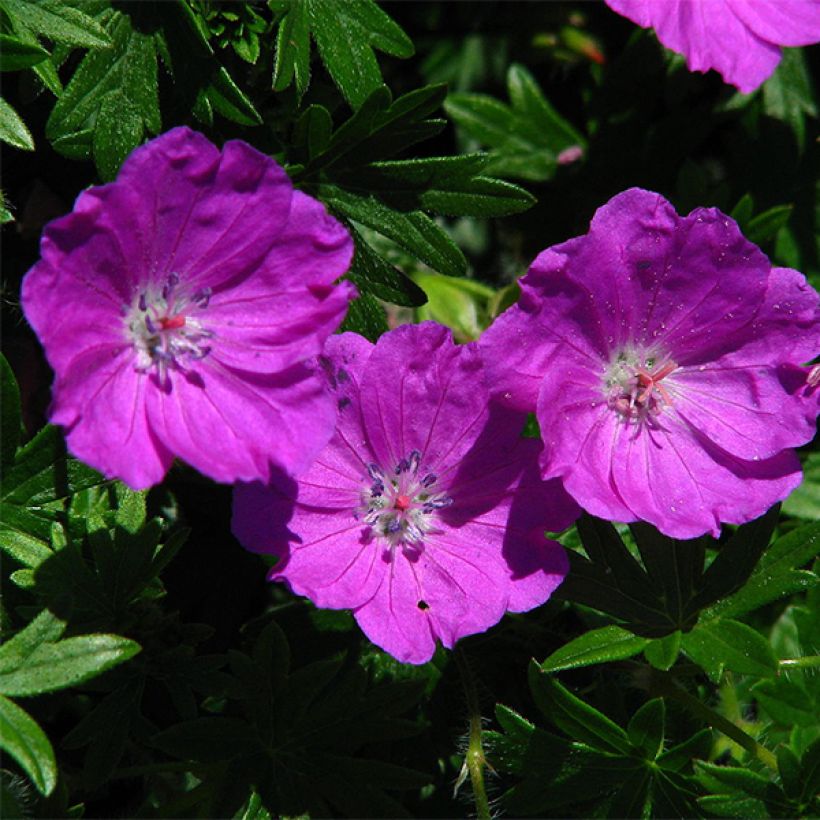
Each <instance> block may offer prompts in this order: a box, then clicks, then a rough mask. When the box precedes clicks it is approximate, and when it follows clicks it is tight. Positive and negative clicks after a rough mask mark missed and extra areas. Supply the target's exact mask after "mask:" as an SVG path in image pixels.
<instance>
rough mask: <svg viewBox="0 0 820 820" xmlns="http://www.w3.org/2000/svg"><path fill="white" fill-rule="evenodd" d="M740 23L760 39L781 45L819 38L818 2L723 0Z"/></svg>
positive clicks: (817, 39) (801, 42) (805, 0)
mask: <svg viewBox="0 0 820 820" xmlns="http://www.w3.org/2000/svg"><path fill="white" fill-rule="evenodd" d="M725 2H726V5H727V6H728V7H729V8H730V9H731V11H732V12H734V14H735V15H736V16H737V17H738V19H740V20H742V21H743V24H744V25H745V26H747V27H748V28H749V29H750V30H751V31H753V32H754V33H755V34H756V35H757V36H758V37H760V38H761V39H762V40H768V41H769V42H770V43H774V44H776V45H780V46H808V45H811V44H812V43H816V42H818V41H820V3H816V2H814V0H725Z"/></svg>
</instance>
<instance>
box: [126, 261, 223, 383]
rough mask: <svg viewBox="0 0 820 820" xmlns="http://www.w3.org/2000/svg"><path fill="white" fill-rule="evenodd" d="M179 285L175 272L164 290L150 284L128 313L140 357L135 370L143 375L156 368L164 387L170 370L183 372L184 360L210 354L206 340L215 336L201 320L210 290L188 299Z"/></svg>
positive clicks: (129, 328) (130, 335) (132, 339)
mask: <svg viewBox="0 0 820 820" xmlns="http://www.w3.org/2000/svg"><path fill="white" fill-rule="evenodd" d="M178 284H179V276H178V275H177V274H175V273H172V274H171V275H170V276H169V277H168V279H167V280H166V282H165V284H164V285H163V286H162V287H161V288H160V287H158V286H156V285H153V284H150V285H147V286H146V287H145V289H144V290H142V291H140V292H138V293H137V294H136V296H135V297H134V302H133V304H132V305H131V306H130V307H128V308H127V309H126V313H125V330H126V335H127V337H128V339H129V341H130V342H131V343H132V344H133V345H134V350H135V352H136V354H137V358H136V363H135V365H134V368H135V369H136V370H138V371H140V372H144V371H147V370H150V369H151V368H152V367H155V368H156V372H157V375H158V376H159V380H160V382H162V383H163V384H167V383H168V371H169V370H170V369H174V370H184V366H183V365H184V360H186V359H188V360H195V359H202V358H204V357H205V356H207V355H208V354H209V353H210V352H211V348H210V346H209V345H208V344H207V340H208V339H210V338H211V337H212V336H213V333H211V331H209V330H206V329H205V328H204V327H203V325H202V323H201V322H200V320H199V318H198V314H200V313H201V312H202V311H204V310H205V309H206V308H207V307H208V302H209V300H210V298H211V289H210V288H203V289H201V290H198V291H197V292H196V293H194V294H193V295H192V296H187V295H186V294H184V293H180V292H179V291H178V290H177V285H178Z"/></svg>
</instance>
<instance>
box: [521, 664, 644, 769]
mask: <svg viewBox="0 0 820 820" xmlns="http://www.w3.org/2000/svg"><path fill="white" fill-rule="evenodd" d="M529 682H530V690H531V691H532V695H533V698H534V699H535V703H536V705H537V706H538V708H539V709H540V710H541V712H542V713H543V715H544V716H545V717H546V718H547V720H549V721H551V722H552V723H554V724H555V725H556V726H558V727H559V728H561V729H563V730H564V731H565V732H566V733H567V734H568V735H569V736H570V737H572V738H574V739H576V740H579V741H581V742H582V743H588V744H589V745H590V746H593V747H595V748H597V749H600V750H601V751H605V752H609V753H615V754H624V755H628V754H630V752H631V751H632V747H631V744H630V742H629V738H628V737H627V735H626V732H624V730H623V729H622V728H621V727H620V726H618V725H617V724H616V723H613V722H612V721H611V720H610V719H609V718H608V717H606V715H604V714H602V713H601V712H599V711H598V710H597V709H594V708H593V707H592V706H590V705H589V704H588V703H584V701H582V700H580V699H579V698H577V697H575V695H573V694H572V693H571V692H569V691H568V690H567V689H565V688H564V687H563V686H562V685H561V684H560V683H558V681H556V680H554V679H553V678H551V677H550V676H549V675H548V674H546V673H545V672H542V671H541V670H540V668H539V667H538V664H537V663H535V661H532V662H531V663H530V667H529Z"/></svg>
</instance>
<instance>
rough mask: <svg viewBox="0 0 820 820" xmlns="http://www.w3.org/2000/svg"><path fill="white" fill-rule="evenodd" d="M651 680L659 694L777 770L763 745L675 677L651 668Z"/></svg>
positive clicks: (775, 762)
mask: <svg viewBox="0 0 820 820" xmlns="http://www.w3.org/2000/svg"><path fill="white" fill-rule="evenodd" d="M653 673H654V674H653V682H654V683H655V685H656V686H655V687H654V688H656V689H657V690H658V692H659V694H662V695H665V696H666V697H669V698H672V699H673V700H676V701H678V703H680V704H682V705H683V706H685V707H686V708H687V709H688V710H689V711H690V712H692V714H694V715H697V716H698V717H700V718H703V720H705V721H706V722H707V723H708V724H709V725H710V726H713V727H714V728H715V729H717V730H718V731H719V732H723V734H724V735H726V736H727V737H729V738H731V739H732V740H734V742H735V743H737V745H738V746H741V747H742V748H744V749H745V750H746V751H747V752H749V753H750V754H753V755H754V756H755V757H756V758H757V759H758V760H759V761H760V762H761V763H763V764H764V765H766V766H768V767H769V768H770V769H772V770H773V771H775V772H776V771H777V758H776V757H775V756H774V755H773V754H772V753H771V752H770V751H769V750H768V749H767V748H766V747H765V746H761V745H760V744H759V743H758V742H757V741H756V740H755V739H754V738H753V737H752V736H751V735H749V734H746V732H744V731H743V729H741V728H740V727H739V726H736V725H735V724H734V723H732V721H731V720H728V719H727V718H725V717H724V716H723V715H721V714H720V713H719V712H716V711H715V710H714V709H710V708H709V707H708V706H706V705H705V704H703V703H701V702H700V701H699V700H698V699H697V698H695V697H693V696H692V695H690V694H689V693H688V692H687V691H686V690H685V689H683V688H682V687H681V686H680V684H679V683H678V682H677V681H676V680H675V678H674V677H673V676H672V675H670V674H669V673H667V672H659V671H657V670H653Z"/></svg>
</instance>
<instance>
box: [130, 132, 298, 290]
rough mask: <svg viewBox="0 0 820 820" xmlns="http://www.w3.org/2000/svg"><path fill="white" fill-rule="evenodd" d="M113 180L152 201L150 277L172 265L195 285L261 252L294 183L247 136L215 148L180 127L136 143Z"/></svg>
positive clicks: (222, 276)
mask: <svg viewBox="0 0 820 820" xmlns="http://www.w3.org/2000/svg"><path fill="white" fill-rule="evenodd" d="M115 184H117V185H125V186H128V187H129V188H130V189H131V190H132V191H134V192H135V193H136V194H137V195H138V196H139V198H140V199H141V200H142V201H143V202H144V203H150V206H149V211H150V213H151V215H152V220H153V221H152V224H151V226H150V231H149V235H150V248H151V251H150V253H151V259H152V260H153V264H154V267H153V270H152V271H146V273H147V274H150V276H151V280H152V281H156V282H161V281H163V280H164V279H165V278H166V277H167V276H168V275H169V274H171V273H176V274H179V276H180V278H181V279H184V280H185V281H186V282H187V283H188V284H189V285H190V286H191V287H192V288H193V289H196V288H201V287H206V286H208V287H211V288H213V289H214V290H216V289H217V288H218V287H220V286H222V285H225V283H228V282H230V281H231V280H232V279H235V278H236V277H237V276H243V275H248V274H250V273H251V272H252V271H253V270H254V269H255V268H256V267H257V266H258V265H259V264H260V262H261V261H262V260H263V259H264V258H265V256H266V255H267V253H268V251H269V250H270V248H271V246H272V245H273V244H274V242H275V241H276V237H277V235H278V233H279V232H280V231H281V230H282V228H283V227H284V226H285V225H286V223H287V218H288V214H289V212H290V202H291V196H292V191H293V188H292V186H291V184H290V181H289V180H288V177H287V175H286V174H285V172H284V171H283V170H282V168H280V167H279V166H278V165H277V164H276V163H274V162H272V161H271V160H270V158H269V157H267V156H265V155H264V154H262V153H260V152H259V151H257V150H255V149H254V148H252V147H251V146H250V145H248V144H247V143H244V142H242V141H240V140H232V141H229V142H227V143H225V146H224V148H223V150H222V151H221V152H220V151H219V150H218V149H217V148H216V146H214V145H213V144H212V143H211V142H209V141H208V140H207V139H206V138H205V137H204V136H203V135H202V134H199V133H197V132H195V131H191V130H190V129H189V128H184V127H183V128H174V129H172V130H171V131H168V132H167V133H165V134H163V135H162V136H160V137H158V138H157V139H155V140H151V141H150V142H148V143H146V144H145V145H143V146H141V147H140V148H137V149H136V150H135V151H134V152H133V153H132V154H131V155H130V156H129V157H128V158H127V159H126V161H125V162H124V163H123V166H122V169H121V170H120V173H119V175H118V177H117V182H116V183H115ZM143 207H146V206H143Z"/></svg>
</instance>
